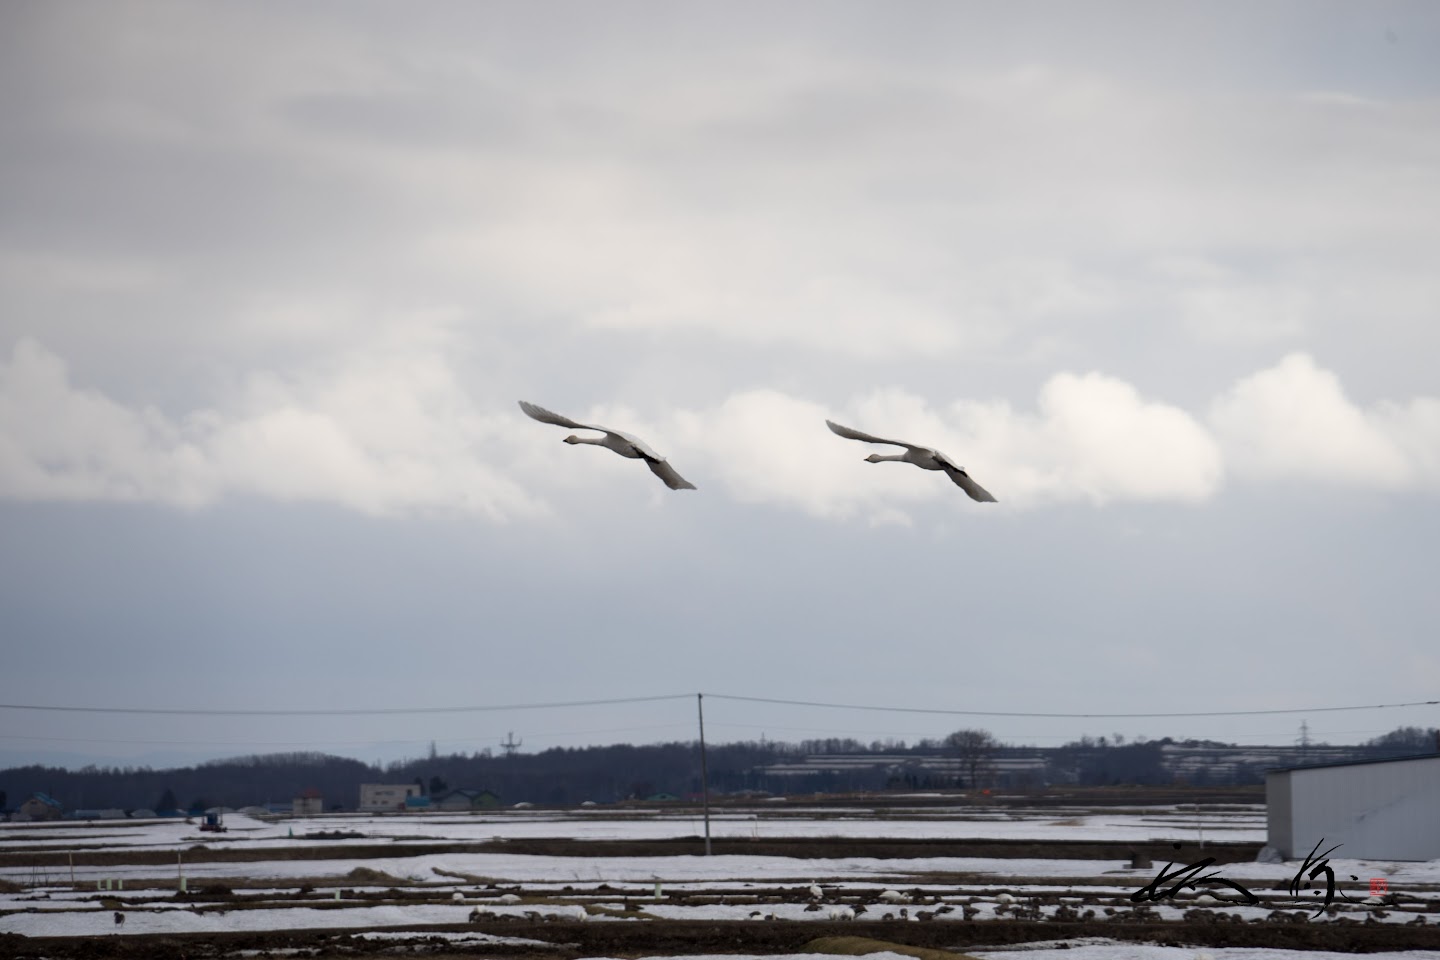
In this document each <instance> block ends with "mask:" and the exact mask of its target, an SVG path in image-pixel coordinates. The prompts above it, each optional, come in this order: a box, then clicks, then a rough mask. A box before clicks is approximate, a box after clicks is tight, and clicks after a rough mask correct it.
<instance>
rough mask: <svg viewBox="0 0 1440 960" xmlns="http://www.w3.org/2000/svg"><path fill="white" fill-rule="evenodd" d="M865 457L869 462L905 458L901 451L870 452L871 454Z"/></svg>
mask: <svg viewBox="0 0 1440 960" xmlns="http://www.w3.org/2000/svg"><path fill="white" fill-rule="evenodd" d="M865 459H866V460H868V461H870V462H871V463H883V462H884V461H886V460H904V459H905V454H903V453H872V454H870V456H868V457H866V458H865Z"/></svg>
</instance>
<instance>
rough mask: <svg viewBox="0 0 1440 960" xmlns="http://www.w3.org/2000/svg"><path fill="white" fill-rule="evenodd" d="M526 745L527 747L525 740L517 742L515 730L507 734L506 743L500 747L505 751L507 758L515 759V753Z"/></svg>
mask: <svg viewBox="0 0 1440 960" xmlns="http://www.w3.org/2000/svg"><path fill="white" fill-rule="evenodd" d="M524 745H525V741H524V740H516V739H515V731H514V730H511V731H510V732H509V733H507V734H506V735H505V741H504V742H503V743H501V744H500V747H501V748H502V749H503V750H504V751H505V756H507V757H513V756H515V751H516V750H519V749H520V748H521V747H522V746H524Z"/></svg>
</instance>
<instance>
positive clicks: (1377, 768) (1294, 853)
mask: <svg viewBox="0 0 1440 960" xmlns="http://www.w3.org/2000/svg"><path fill="white" fill-rule="evenodd" d="M1265 806H1266V817H1267V821H1268V827H1269V844H1270V846H1272V847H1274V848H1275V849H1276V850H1278V851H1279V852H1280V855H1281V856H1283V857H1285V858H1286V859H1303V858H1304V857H1306V856H1308V855H1309V854H1310V852H1311V851H1312V850H1314V849H1315V845H1316V844H1317V843H1318V844H1320V849H1319V850H1318V851H1316V852H1317V853H1323V852H1324V851H1325V850H1328V849H1329V848H1331V847H1334V846H1335V845H1336V844H1339V845H1340V846H1339V848H1338V849H1337V850H1335V852H1334V853H1333V854H1332V856H1335V857H1344V858H1346V859H1360V860H1435V859H1440V754H1427V755H1425V756H1418V757H1401V758H1399V759H1394V760H1361V761H1356V762H1351V763H1323V764H1315V765H1313V766H1306V767H1288V768H1284V769H1280V770H1271V771H1268V772H1267V773H1266V775H1265Z"/></svg>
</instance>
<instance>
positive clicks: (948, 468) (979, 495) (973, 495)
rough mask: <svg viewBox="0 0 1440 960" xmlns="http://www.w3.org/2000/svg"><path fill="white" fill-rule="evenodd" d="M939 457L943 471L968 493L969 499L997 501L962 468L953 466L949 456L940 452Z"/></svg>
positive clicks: (982, 501)
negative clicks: (943, 465) (942, 464)
mask: <svg viewBox="0 0 1440 960" xmlns="http://www.w3.org/2000/svg"><path fill="white" fill-rule="evenodd" d="M941 457H942V458H943V460H942V462H943V463H944V464H945V472H946V473H947V474H949V475H950V479H951V480H954V481H955V485H956V486H957V487H959V488H960V489H961V490H964V491H965V492H966V493H968V494H970V499H971V500H979V501H980V502H981V503H998V502H999V501H997V500H996V499H995V498H994V497H992V496H990V491H989V490H986V489H985V488H984V487H982V486H980V484H978V483H976V482H975V481H974V480H971V479H970V474H968V473H966V472H965V471H964V470H963V469H962V468H960V467H957V466H955V464H953V463H951V462H950V458H949V457H945V456H944V454H941Z"/></svg>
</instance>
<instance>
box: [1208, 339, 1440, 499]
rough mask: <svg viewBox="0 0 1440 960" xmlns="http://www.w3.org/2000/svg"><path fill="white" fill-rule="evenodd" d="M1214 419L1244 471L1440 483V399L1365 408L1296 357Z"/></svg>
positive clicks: (1242, 386) (1231, 399)
mask: <svg viewBox="0 0 1440 960" xmlns="http://www.w3.org/2000/svg"><path fill="white" fill-rule="evenodd" d="M1210 422H1211V424H1212V425H1213V427H1214V429H1215V432H1216V434H1217V436H1218V437H1219V438H1220V440H1221V442H1222V443H1223V444H1224V446H1225V450H1226V454H1227V457H1228V459H1229V461H1230V463H1231V464H1232V467H1233V469H1234V470H1235V472H1236V473H1237V474H1240V475H1243V476H1246V477H1249V478H1253V479H1257V480H1274V479H1286V480H1304V481H1317V482H1321V483H1326V484H1337V485H1348V486H1357V487H1371V488H1377V489H1389V490H1401V489H1421V488H1430V489H1432V490H1433V489H1435V488H1436V487H1437V485H1440V399H1437V398H1434V397H1417V398H1414V399H1412V400H1410V401H1409V402H1408V403H1398V402H1393V401H1386V402H1381V403H1377V404H1374V405H1373V406H1371V407H1369V408H1362V407H1361V406H1359V405H1358V404H1356V403H1355V402H1353V401H1352V400H1351V399H1350V398H1349V397H1348V396H1347V395H1346V393H1345V390H1344V387H1343V386H1342V385H1341V383H1340V378H1339V377H1338V376H1337V375H1336V374H1335V373H1333V372H1332V371H1329V370H1325V369H1322V368H1321V367H1319V366H1318V365H1317V364H1316V362H1315V360H1314V359H1313V358H1312V357H1310V356H1309V355H1308V354H1304V353H1293V354H1290V355H1288V356H1286V357H1285V358H1284V359H1282V360H1281V361H1280V362H1279V363H1278V364H1276V365H1275V366H1273V367H1270V368H1269V369H1266V370H1261V371H1260V372H1258V373H1256V374H1253V375H1251V376H1249V377H1246V378H1244V379H1242V380H1241V381H1240V382H1238V383H1237V384H1236V385H1235V386H1234V387H1233V388H1231V389H1230V390H1228V391H1226V393H1224V394H1223V395H1222V396H1220V397H1219V398H1218V399H1216V401H1215V402H1214V404H1213V405H1212V407H1211V410H1210Z"/></svg>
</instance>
